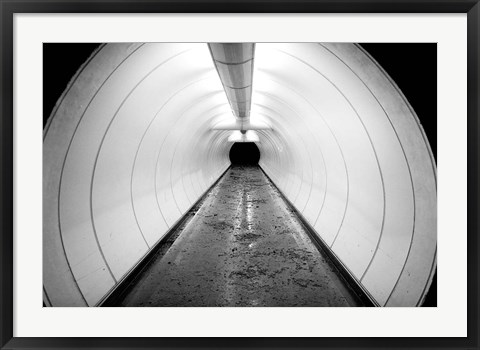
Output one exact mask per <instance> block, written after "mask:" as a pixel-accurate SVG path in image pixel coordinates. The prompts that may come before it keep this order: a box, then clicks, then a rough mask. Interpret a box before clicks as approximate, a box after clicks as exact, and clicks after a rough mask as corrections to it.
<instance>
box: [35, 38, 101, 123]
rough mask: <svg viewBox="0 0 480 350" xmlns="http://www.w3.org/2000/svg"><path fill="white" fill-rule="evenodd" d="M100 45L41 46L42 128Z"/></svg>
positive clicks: (51, 44)
mask: <svg viewBox="0 0 480 350" xmlns="http://www.w3.org/2000/svg"><path fill="white" fill-rule="evenodd" d="M99 46H100V44H90V43H89V44H84V43H70V44H65V43H44V44H43V126H44V127H45V124H46V122H47V119H48V117H49V116H50V113H52V110H53V108H54V107H55V104H56V103H57V101H58V99H59V98H60V96H61V95H62V93H63V92H64V91H65V89H66V88H67V86H68V83H69V82H70V80H72V78H73V77H74V76H75V74H76V73H77V71H78V70H79V69H80V67H81V66H82V64H84V63H85V62H86V61H87V59H88V58H89V57H90V56H91V55H92V53H93V52H94V51H95V50H96V49H97V48H98V47H99Z"/></svg>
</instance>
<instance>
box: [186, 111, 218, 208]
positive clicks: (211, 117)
mask: <svg viewBox="0 0 480 350" xmlns="http://www.w3.org/2000/svg"><path fill="white" fill-rule="evenodd" d="M222 114H223V113H217V114H214V115H213V116H210V117H208V118H207V119H206V120H205V122H207V121H210V120H212V119H214V118H217V117H218V116H220V115H222ZM200 130H202V133H201V136H202V137H203V135H206V136H207V137H208V131H211V130H212V129H211V128H209V127H204V128H199V133H200ZM184 137H185V135H182V139H183V138H184ZM202 137H199V138H198V139H197V141H196V142H195V145H194V148H193V149H194V150H197V149H198V145H199V141H200V140H201V139H202ZM181 164H182V168H183V164H185V154H184V156H183V158H182V161H181ZM197 165H198V162H196V163H195V167H194V169H193V173H194V174H195V173H196V169H197ZM188 177H189V179H190V184H191V186H192V189H193V192H194V195H195V196H198V194H197V191H196V189H195V185H194V183H193V179H192V178H193V175H192V172H190V175H188ZM184 180H185V179H184V177H182V184H183V190H184V191H185V194H186V196H187V199H188V201H189V202H190V203H191V202H192V201H191V200H190V197H189V196H188V192H187V191H186V190H185V181H184Z"/></svg>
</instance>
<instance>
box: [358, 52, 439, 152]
mask: <svg viewBox="0 0 480 350" xmlns="http://www.w3.org/2000/svg"><path fill="white" fill-rule="evenodd" d="M360 45H361V46H362V47H363V48H364V49H365V50H366V51H367V52H368V53H369V54H370V55H372V57H373V58H374V59H375V60H376V61H377V62H378V63H379V64H380V66H382V68H383V69H384V70H385V71H386V72H387V73H388V75H389V76H390V77H391V78H392V79H393V81H394V82H395V84H397V86H398V87H399V88H400V90H401V91H402V92H403V94H404V95H405V97H406V99H407V100H408V102H409V103H410V105H411V106H412V108H413V110H414V111H415V113H416V114H417V116H418V119H419V120H420V123H421V124H422V126H423V130H424V131H425V134H426V135H427V138H428V141H429V143H430V148H431V149H432V153H433V156H434V157H435V159H436V158H437V44H436V43H372V44H368V43H362V44H360Z"/></svg>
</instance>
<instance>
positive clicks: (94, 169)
mask: <svg viewBox="0 0 480 350" xmlns="http://www.w3.org/2000/svg"><path fill="white" fill-rule="evenodd" d="M187 51H189V49H187V50H184V51H181V52H179V53H177V54H175V55H173V56H170V57H169V58H167V59H166V60H164V61H162V62H161V63H159V64H158V65H157V66H155V67H154V68H153V69H151V70H150V71H149V72H148V73H147V74H146V75H145V76H143V78H141V79H140V80H139V81H138V82H137V84H135V86H134V87H133V88H132V89H131V90H130V92H129V93H128V94H127V95H126V96H125V98H124V99H123V100H122V102H121V103H120V105H119V106H118V108H117V110H116V111H115V113H114V114H113V117H112V119H111V120H110V122H109V123H108V126H107V128H106V130H105V133H104V134H103V137H102V140H101V142H100V146H99V148H98V151H97V155H96V157H95V162H94V166H93V172H92V177H91V180H90V216H91V220H92V226H93V230H94V233H95V239H96V241H97V244H98V247H99V248H100V253H101V254H102V257H103V259H104V260H105V263H106V264H107V268H108V270H109V271H110V274H111V275H112V277H113V279H114V280H115V283H117V282H118V280H117V279H116V277H115V276H114V275H113V272H112V270H111V268H110V265H109V264H108V263H107V260H106V257H105V254H104V252H103V249H102V248H101V245H100V241H99V239H98V236H97V229H96V226H95V219H94V215H93V188H94V179H95V172H96V168H97V162H98V158H99V156H100V153H101V151H102V147H103V143H104V142H105V138H106V136H107V134H108V132H109V131H110V127H111V126H112V124H113V122H114V121H115V119H116V117H117V115H118V113H119V112H120V110H121V109H122V107H123V106H124V105H125V103H126V102H127V100H128V98H129V97H130V96H131V95H132V94H133V93H134V92H135V90H136V89H137V88H138V87H139V86H140V84H141V83H143V82H144V81H145V79H147V78H148V77H149V76H150V75H151V74H152V73H153V72H155V71H156V70H157V69H158V68H159V67H160V66H162V65H163V64H165V63H167V62H169V61H170V60H172V59H173V58H176V57H177V56H179V55H181V54H183V53H185V52H187ZM138 229H139V231H140V235H141V236H142V238H143V241H144V243H145V245H146V246H147V249H149V245H148V243H147V241H146V239H145V236H144V235H143V232H142V230H141V229H140V227H138Z"/></svg>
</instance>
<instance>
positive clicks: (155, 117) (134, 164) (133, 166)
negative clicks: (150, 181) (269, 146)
mask: <svg viewBox="0 0 480 350" xmlns="http://www.w3.org/2000/svg"><path fill="white" fill-rule="evenodd" d="M187 51H188V50H187ZM184 52H185V51H184ZM184 52H182V53H184ZM200 80H203V79H200ZM200 80H197V81H194V82H192V83H190V84H188V85H186V86H184V87H182V88H181V89H179V90H177V91H176V92H175V93H173V94H172V95H171V96H170V97H169V98H168V99H167V100H166V101H165V102H164V103H163V105H162V106H161V107H160V108H159V109H158V110H157V112H155V114H154V116H153V118H152V119H151V121H150V123H149V124H148V126H147V128H146V129H145V131H144V133H143V135H142V138H141V139H140V142H139V144H138V147H137V152H136V154H135V158H134V161H133V165H132V172H131V176H130V195H131V201H132V208H133V212H134V215H135V219H136V220H137V215H136V210H135V205H134V204H133V203H134V202H133V176H134V173H135V167H136V163H137V158H138V154H139V151H140V148H141V147H142V145H143V141H144V139H145V136H146V134H147V133H148V131H149V130H150V127H151V126H152V124H153V122H154V121H155V120H156V119H157V117H158V115H159V113H160V112H161V111H162V110H163V108H164V107H165V106H166V105H167V104H168V103H169V102H170V101H171V100H172V99H173V98H174V97H175V96H176V95H178V94H179V93H180V92H182V91H183V90H184V89H186V88H188V87H189V86H190V85H193V84H195V83H197V82H198V81H200ZM162 145H163V142H162ZM160 148H161V147H160ZM155 174H156V172H155ZM154 182H155V183H156V175H155V176H154ZM154 188H155V193H156V186H155V185H154ZM157 207H158V210H159V212H160V215H161V217H162V219H163V221H164V222H165V225H167V228H168V227H169V225H168V223H167V221H166V220H165V217H164V215H163V212H162V210H161V209H160V206H159V204H158V200H157ZM137 225H139V223H138V220H137ZM139 226H140V225H139ZM149 248H150V247H149Z"/></svg>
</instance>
